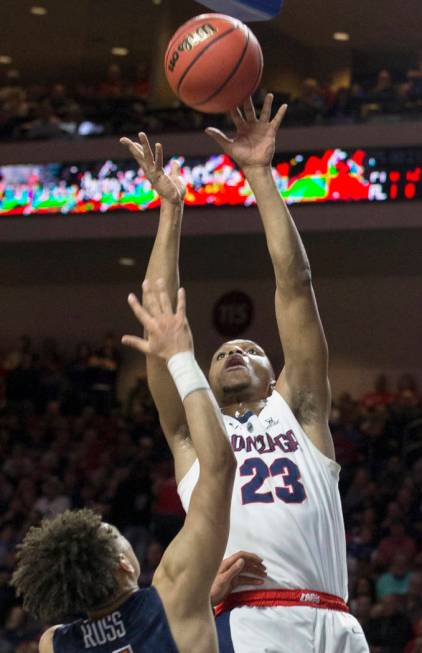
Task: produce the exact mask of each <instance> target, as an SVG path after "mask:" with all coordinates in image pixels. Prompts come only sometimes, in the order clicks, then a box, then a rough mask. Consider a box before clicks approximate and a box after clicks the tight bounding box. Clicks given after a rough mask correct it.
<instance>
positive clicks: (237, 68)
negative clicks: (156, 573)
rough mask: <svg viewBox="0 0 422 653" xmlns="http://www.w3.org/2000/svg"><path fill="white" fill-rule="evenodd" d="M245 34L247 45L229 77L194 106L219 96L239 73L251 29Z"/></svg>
mask: <svg viewBox="0 0 422 653" xmlns="http://www.w3.org/2000/svg"><path fill="white" fill-rule="evenodd" d="M244 34H245V36H246V43H245V45H244V46H243V50H242V52H241V53H240V57H239V59H238V61H237V63H236V65H235V66H234V67H233V70H231V71H230V73H229V75H227V77H226V79H225V80H224V82H223V83H222V84H220V86H219V87H218V88H217V89H216V90H215V91H213V92H212V93H211V95H210V96H208V97H207V98H205V100H202V101H201V102H197V103H196V104H195V105H194V107H200V106H202V105H203V104H206V103H207V102H210V100H213V99H214V98H215V97H217V95H218V94H219V93H221V91H222V90H223V89H224V88H225V87H226V85H227V84H228V83H229V81H230V80H231V79H232V78H233V77H234V75H235V74H236V73H237V71H238V70H239V68H240V66H241V65H242V61H243V60H244V58H245V55H246V52H247V50H248V47H249V43H250V39H249V34H250V32H249V30H246V33H244Z"/></svg>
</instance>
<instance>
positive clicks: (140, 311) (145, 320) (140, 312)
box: [127, 293, 154, 331]
mask: <svg viewBox="0 0 422 653" xmlns="http://www.w3.org/2000/svg"><path fill="white" fill-rule="evenodd" d="M127 300H128V303H129V306H130V307H131V309H132V311H133V314H134V315H135V317H136V318H137V319H138V320H139V322H141V324H143V326H144V327H145V328H146V329H147V331H151V329H153V328H154V320H153V319H152V317H151V315H150V314H149V312H148V310H146V309H145V308H144V306H142V305H141V304H140V302H139V301H138V298H137V297H136V295H134V294H133V293H130V295H129V297H128V298H127Z"/></svg>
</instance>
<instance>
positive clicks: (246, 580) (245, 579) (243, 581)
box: [232, 574, 264, 588]
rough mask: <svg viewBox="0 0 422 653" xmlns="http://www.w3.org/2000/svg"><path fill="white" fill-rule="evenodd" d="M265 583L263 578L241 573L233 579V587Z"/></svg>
mask: <svg viewBox="0 0 422 653" xmlns="http://www.w3.org/2000/svg"><path fill="white" fill-rule="evenodd" d="M263 583H264V579H263V578H255V577H254V576H246V575H243V574H240V575H239V576H237V577H235V578H234V579H233V583H232V588H233V587H238V586H239V585H262V584H263Z"/></svg>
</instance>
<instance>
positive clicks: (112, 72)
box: [98, 63, 126, 98]
mask: <svg viewBox="0 0 422 653" xmlns="http://www.w3.org/2000/svg"><path fill="white" fill-rule="evenodd" d="M125 90H126V84H125V83H124V81H123V79H122V70H121V68H120V66H119V65H118V64H117V63H112V64H110V65H109V67H108V68H107V75H106V78H105V79H104V81H102V82H101V84H100V87H99V89H98V94H99V95H100V97H103V98H118V97H121V96H122V95H124V93H125Z"/></svg>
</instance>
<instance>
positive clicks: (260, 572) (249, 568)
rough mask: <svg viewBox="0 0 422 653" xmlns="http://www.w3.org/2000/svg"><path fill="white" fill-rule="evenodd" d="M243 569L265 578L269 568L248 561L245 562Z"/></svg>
mask: <svg viewBox="0 0 422 653" xmlns="http://www.w3.org/2000/svg"><path fill="white" fill-rule="evenodd" d="M243 571H244V572H246V573H248V574H252V575H253V576H258V577H259V578H265V577H266V576H267V570H266V569H265V568H264V567H258V566H255V565H248V564H247V563H245V566H244V567H243Z"/></svg>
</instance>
